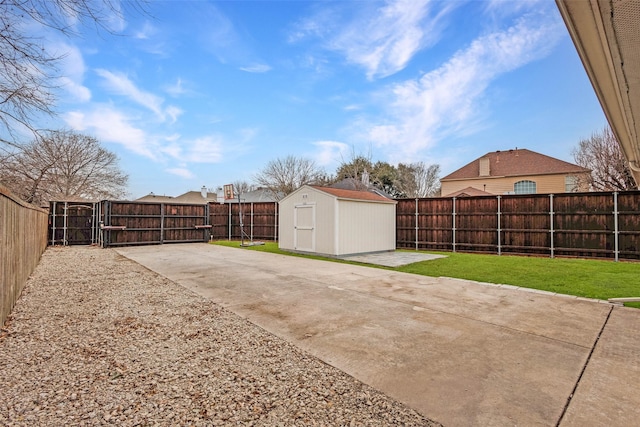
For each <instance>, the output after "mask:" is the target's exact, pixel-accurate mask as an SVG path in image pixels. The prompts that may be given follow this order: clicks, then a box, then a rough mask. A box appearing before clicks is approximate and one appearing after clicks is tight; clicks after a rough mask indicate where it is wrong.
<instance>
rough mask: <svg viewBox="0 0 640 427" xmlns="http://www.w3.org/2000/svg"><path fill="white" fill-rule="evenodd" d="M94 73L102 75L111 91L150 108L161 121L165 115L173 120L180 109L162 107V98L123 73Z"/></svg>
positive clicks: (99, 70) (101, 71)
mask: <svg viewBox="0 0 640 427" xmlns="http://www.w3.org/2000/svg"><path fill="white" fill-rule="evenodd" d="M96 73H97V74H98V75H99V76H100V77H102V78H103V79H104V81H105V83H106V86H107V88H108V89H109V90H111V91H112V92H114V93H116V94H118V95H122V96H126V97H127V98H129V99H131V100H132V101H134V102H136V103H137V104H140V105H142V106H143V107H145V108H148V109H149V110H151V111H152V112H153V113H155V115H156V116H157V117H158V118H159V119H160V120H162V121H164V120H165V119H166V117H167V115H168V116H169V117H170V118H171V119H172V120H173V121H174V122H175V120H176V119H177V117H178V116H179V115H180V114H181V113H182V111H181V110H180V109H179V108H177V107H173V106H169V107H167V108H164V107H163V105H162V104H163V103H164V99H162V98H161V97H159V96H157V95H154V94H152V93H150V92H145V91H143V90H141V89H139V88H138V87H136V85H135V84H134V83H133V82H132V81H131V80H130V79H129V78H128V77H127V76H126V75H124V74H122V73H117V72H116V73H114V72H111V71H108V70H104V69H97V70H96Z"/></svg>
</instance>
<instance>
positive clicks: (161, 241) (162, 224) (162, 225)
mask: <svg viewBox="0 0 640 427" xmlns="http://www.w3.org/2000/svg"><path fill="white" fill-rule="evenodd" d="M164 213H165V211H164V203H160V243H164Z"/></svg>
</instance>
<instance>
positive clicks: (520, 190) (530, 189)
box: [513, 180, 536, 194]
mask: <svg viewBox="0 0 640 427" xmlns="http://www.w3.org/2000/svg"><path fill="white" fill-rule="evenodd" d="M513 192H514V193H516V194H535V192H536V183H535V182H533V181H526V180H525V181H518V182H516V183H515V184H513Z"/></svg>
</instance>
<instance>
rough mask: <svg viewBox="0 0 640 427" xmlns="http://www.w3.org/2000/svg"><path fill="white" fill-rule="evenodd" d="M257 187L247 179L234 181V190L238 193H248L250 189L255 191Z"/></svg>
mask: <svg viewBox="0 0 640 427" xmlns="http://www.w3.org/2000/svg"><path fill="white" fill-rule="evenodd" d="M254 189H255V188H254V186H253V185H251V184H249V183H248V182H247V181H234V182H233V191H235V193H236V195H237V194H246V193H248V192H249V191H253V190H254Z"/></svg>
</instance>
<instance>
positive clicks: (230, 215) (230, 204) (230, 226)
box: [227, 203, 231, 240]
mask: <svg viewBox="0 0 640 427" xmlns="http://www.w3.org/2000/svg"><path fill="white" fill-rule="evenodd" d="M227 205H229V238H228V239H227V240H231V203H227Z"/></svg>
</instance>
